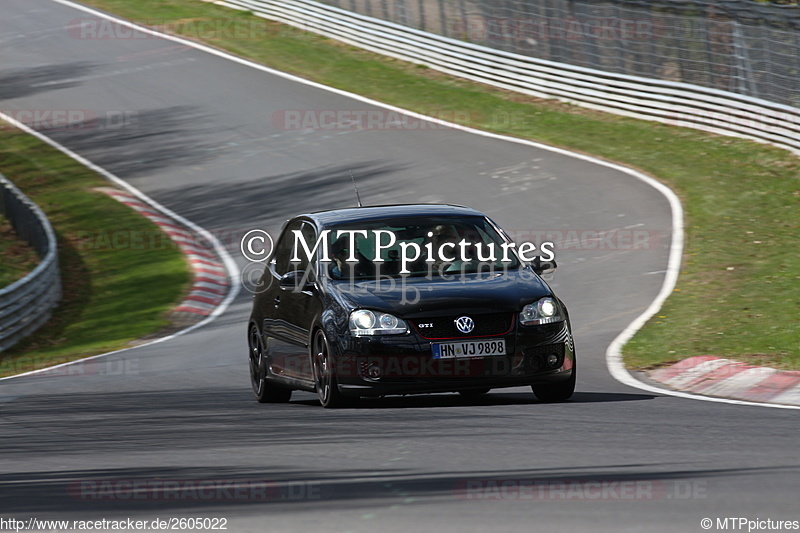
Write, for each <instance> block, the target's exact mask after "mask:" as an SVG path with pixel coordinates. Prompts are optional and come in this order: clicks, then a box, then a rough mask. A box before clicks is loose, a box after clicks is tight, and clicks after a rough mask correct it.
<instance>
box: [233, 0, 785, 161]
mask: <svg viewBox="0 0 800 533" xmlns="http://www.w3.org/2000/svg"><path fill="white" fill-rule="evenodd" d="M217 3H219V4H221V5H225V6H228V7H232V8H237V9H245V10H249V11H252V12H253V13H254V14H256V15H258V16H261V17H264V18H268V19H272V20H277V21H279V22H282V23H285V24H289V25H292V26H295V27H298V28H301V29H303V30H306V31H311V32H314V33H318V34H322V35H325V36H327V37H331V38H334V39H337V40H340V41H343V42H346V43H348V44H352V45H354V46H358V47H360V48H364V49H366V50H370V51H373V52H377V53H380V54H383V55H387V56H390V57H395V58H398V59H402V60H405V61H411V62H414V63H419V64H423V65H426V66H429V67H431V68H434V69H436V70H440V71H442V72H446V73H449V74H453V75H456V76H460V77H462V78H466V79H470V80H474V81H478V82H482V83H487V84H490V85H494V86H497V87H501V88H504V89H509V90H513V91H517V92H520V93H524V94H529V95H533V96H537V97H543V98H556V99H559V100H561V101H565V102H569V103H572V104H576V105H580V106H584V107H588V108H592V109H598V110H601V111H606V112H611V113H616V114H619V115H625V116H630V117H634V118H640V119H645V120H655V121H658V122H663V123H666V124H672V125H677V126H684V127H690V128H695V129H701V130H705V131H710V132H714V133H719V134H723V135H731V136H737V137H744V138H749V139H753V140H757V141H760V142H767V143H772V144H774V145H777V146H780V147H782V148H786V149H788V150H791V151H793V152H795V153H800V108H796V107H791V106H788V105H784V104H779V103H775V102H771V101H767V100H764V99H760V98H754V97H752V96H747V95H742V94H736V93H733V92H729V91H722V90H719V89H713V88H708V87H702V86H699V85H694V84H689V83H682V82H675V81H668V80H661V79H653V78H647V77H641V76H632V75H627V74H620V73H614V72H610V71H606V70H600V69H592V68H586V67H581V66H576V65H570V64H567V63H561V62H555V61H549V60H544V59H539V58H536V57H530V56H526V55H521V54H516V53H512V52H508V51H504V50H499V49H496V48H490V47H486V46H482V45H478V44H474V43H470V42H466V41H461V40H457V39H453V38H450V37H445V36H442V35H437V34H433V33H428V32H425V31H421V30H419V29H415V28H412V27H408V26H404V25H401V24H396V23H394V22H389V21H386V20H381V19H377V18H373V17H369V16H366V15H362V14H359V13H355V12H353V11H349V10H345V9H341V8H338V7H334V6H330V5H325V4H321V3H318V2H314V1H311V0H224V1H219V2H217Z"/></svg>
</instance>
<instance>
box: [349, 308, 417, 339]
mask: <svg viewBox="0 0 800 533" xmlns="http://www.w3.org/2000/svg"><path fill="white" fill-rule="evenodd" d="M407 329H408V326H406V323H405V321H403V320H401V319H399V318H397V317H396V316H394V315H390V314H389V313H379V312H377V311H370V310H368V309H359V310H358V311H353V312H352V313H350V333H352V334H353V335H356V336H362V335H400V334H402V333H405V332H406V330H407Z"/></svg>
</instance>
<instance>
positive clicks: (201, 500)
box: [0, 0, 800, 532]
mask: <svg viewBox="0 0 800 533" xmlns="http://www.w3.org/2000/svg"><path fill="white" fill-rule="evenodd" d="M2 5H3V7H2V10H3V16H2V18H0V46H2V49H1V50H2V51H1V52H0V54H2V56H1V57H2V60H1V61H0V109H3V110H89V111H91V112H92V113H95V114H96V116H97V117H99V119H98V120H97V121H96V122H94V126H96V127H91V128H88V129H84V130H75V129H72V130H70V129H61V130H60V131H52V132H49V133H48V135H49V136H50V137H52V138H53V139H55V140H57V141H59V142H61V143H63V144H64V145H65V146H67V147H69V148H70V149H72V150H75V151H76V152H78V153H79V154H81V155H82V156H84V157H86V158H88V159H90V160H91V161H93V162H94V163H96V164H98V165H100V166H102V167H103V168H105V169H107V170H109V171H111V172H113V173H115V174H116V175H117V176H119V177H121V178H123V179H125V180H126V181H127V182H128V183H130V184H132V185H133V186H135V187H137V188H138V189H140V190H141V191H143V192H144V193H146V194H148V195H149V196H151V197H152V198H154V199H155V200H156V201H158V202H160V203H162V204H163V205H165V206H167V207H169V208H170V209H172V210H174V211H175V212H177V213H179V214H180V215H183V216H184V217H186V218H188V219H190V220H191V221H193V222H195V223H197V224H199V225H201V226H203V227H204V228H206V229H208V230H209V231H212V232H215V233H217V234H218V235H223V236H224V235H225V234H227V233H229V232H238V233H239V234H241V233H243V232H244V231H247V230H249V229H256V228H259V229H265V230H268V231H270V232H272V233H273V235H274V234H275V233H276V232H277V230H278V229H279V228H280V226H281V224H282V222H283V221H284V220H286V219H287V218H288V217H289V216H291V215H293V214H296V213H299V212H303V211H311V210H318V209H324V208H334V207H342V206H349V205H354V195H353V192H352V188H351V186H350V183H349V171H350V169H353V171H354V173H355V174H356V177H357V179H358V180H359V189H360V191H361V195H362V198H363V199H364V200H365V202H368V203H372V204H382V203H402V202H415V201H423V202H448V203H459V204H466V205H470V206H472V207H475V208H477V209H480V210H483V211H485V212H487V213H488V214H489V215H490V216H492V217H493V218H494V219H495V220H496V221H497V222H499V223H500V224H501V225H502V226H504V227H505V228H507V229H509V230H531V231H533V230H537V229H548V230H561V231H565V232H566V231H567V230H577V231H598V230H612V229H626V230H631V229H636V230H639V231H646V232H648V233H647V235H649V236H650V240H649V241H648V242H649V243H650V244H652V246H651V247H650V249H649V250H643V249H632V247H631V246H609V245H607V244H606V245H598V246H596V247H591V246H574V245H573V246H566V247H564V248H563V249H557V250H556V254H557V255H556V257H557V259H558V260H559V270H558V272H557V273H556V275H555V279H554V280H553V282H552V285H553V286H554V288H555V290H556V291H557V292H558V294H559V296H560V297H561V298H562V299H563V300H564V301H565V302H566V303H567V305H568V306H569V308H570V311H571V314H572V317H573V325H574V326H575V331H576V333H575V338H576V345H577V350H578V352H577V353H578V357H579V367H580V372H579V374H578V386H577V393H576V394H575V396H574V398H573V400H572V401H571V402H568V403H564V404H552V405H551V404H539V403H538V402H537V401H536V400H535V399H534V397H533V395H532V394H531V393H530V391H529V390H527V389H508V390H502V391H494V392H492V393H491V394H489V395H488V396H487V397H486V398H484V399H482V400H480V401H466V400H463V399H461V398H460V397H459V396H458V395H454V394H447V395H432V396H419V397H399V398H388V399H384V400H369V401H364V402H362V404H361V406H360V407H359V408H356V409H345V410H334V411H331V410H323V409H322V408H321V407H319V405H318V402H317V400H316V397H315V396H314V395H311V394H307V393H297V392H296V393H295V395H294V397H293V400H292V402H291V403H290V404H287V405H260V404H258V403H256V401H255V400H254V398H253V395H252V392H251V390H250V384H249V377H248V370H247V349H246V337H245V333H246V319H247V315H248V313H249V306H250V295H249V294H248V293H247V291H244V290H243V291H242V293H241V294H240V295H239V297H238V299H237V300H236V301H235V302H234V304H233V305H232V306H231V307H230V308H229V309H228V310H227V311H226V312H225V313H224V314H223V315H222V316H221V317H219V318H218V319H217V320H215V321H214V322H213V323H211V324H210V325H208V326H206V327H203V328H201V329H199V330H196V331H193V332H191V333H189V334H187V335H184V336H180V337H177V338H174V339H172V340H169V341H167V342H163V343H160V344H154V345H150V346H146V347H142V348H138V349H135V350H129V351H125V352H122V353H119V354H115V355H111V356H109V357H107V358H105V359H101V360H100V362H99V363H97V364H96V365H93V366H92V367H91V368H92V369H93V371H90V372H86V371H80V372H74V373H71V372H68V371H65V372H62V373H60V374H58V375H50V376H29V377H22V378H18V379H12V380H6V381H2V382H0V517H2V518H9V517H15V518H17V519H27V518H29V517H37V518H41V519H45V518H51V519H68V520H89V519H92V520H94V519H102V518H106V519H114V518H127V517H132V518H135V519H139V520H152V519H155V518H160V519H167V518H169V517H190V516H191V517H206V518H213V517H221V518H225V519H227V529H228V530H229V531H234V532H245V531H258V532H270V531H276V532H277V531H308V530H315V531H387V532H395V531H398V532H399V531H403V532H405V531H442V532H447V531H453V532H461V531H495V532H497V531H555V530H558V531H590V530H591V531H613V532H622V531H675V532H692V531H703V529H702V527H701V520H702V519H703V518H711V519H712V520H716V518H718V517H742V518H749V519H751V520H755V519H756V518H760V519H762V520H766V519H773V520H780V519H783V520H787V519H788V520H797V519H800V515H799V514H798V510H797V509H798V507H797V502H798V493H799V489H800V452H798V450H799V449H800V447H798V445H797V442H798V436H800V432H799V431H798V427H799V424H798V418H797V416H798V414H797V412H796V411H792V410H783V409H772V408H767V407H753V406H738V405H728V404H719V403H710V402H704V401H698V400H688V399H681V398H674V397H670V396H660V395H651V394H648V393H644V392H643V391H641V390H638V389H633V388H630V387H627V386H625V385H622V384H620V383H618V382H616V381H615V380H614V379H612V378H611V376H610V375H609V373H608V371H607V369H606V362H605V357H604V353H605V350H606V347H607V346H608V344H609V343H610V342H611V340H612V339H613V338H614V337H615V336H616V335H617V334H618V333H619V332H620V331H621V330H622V329H623V328H624V327H625V326H626V325H627V324H628V323H629V322H631V320H633V319H634V318H635V317H636V316H637V315H638V314H640V313H641V312H642V311H643V310H644V309H645V308H646V307H647V306H648V305H649V304H650V302H651V301H652V300H653V298H654V297H655V296H656V294H657V293H658V291H659V288H660V286H661V283H662V281H663V279H664V270H665V265H666V262H667V254H668V249H667V248H668V245H669V241H670V236H671V235H670V228H671V220H670V211H669V204H668V202H667V200H666V198H665V197H664V196H662V195H661V194H660V193H658V192H657V191H656V190H655V189H653V188H652V187H650V186H649V185H647V184H645V183H643V182H641V181H639V180H637V179H635V178H634V177H631V176H629V175H626V174H624V173H620V172H618V171H615V170H613V169H610V168H607V167H602V166H598V165H595V164H592V163H590V162H587V161H582V160H578V159H575V158H571V157H568V156H565V155H559V154H556V153H552V152H549V151H546V150H539V149H536V148H532V147H530V146H524V145H520V144H515V143H511V142H506V141H502V140H497V139H491V138H486V137H482V136H478V135H474V134H470V133H467V132H462V131H457V130H453V129H441V128H440V129H426V130H422V129H402V128H395V129H391V130H385V131H384V130H381V131H367V132H365V131H356V130H350V129H347V128H338V129H337V128H333V129H326V130H309V129H306V130H304V129H289V128H286V127H283V124H282V123H281V122H280V121H279V120H276V119H275V117H279V116H281V113H282V112H285V111H286V110H365V109H372V108H371V106H369V105H367V104H365V103H363V102H360V101H356V100H352V99H349V98H347V97H346V96H342V95H338V94H334V93H331V92H328V91H325V90H321V89H318V88H315V87H310V86H307V85H303V84H298V83H296V82H293V81H291V80H288V79H285V78H282V77H279V76H275V75H271V74H268V73H265V72H262V71H259V70H256V69H253V68H250V67H247V66H245V65H242V64H237V63H235V62H232V61H229V60H226V59H224V58H221V57H217V56H213V55H210V54H207V53H205V52H202V51H199V50H196V49H193V48H190V47H186V46H183V45H180V44H178V43H175V42H170V41H166V40H162V39H156V38H137V39H124V38H117V39H81V38H78V37H76V34H75V32H74V31H71V30H70V28H74V27H75V26H74V25H75V24H76V21H79V20H81V19H86V18H91V17H90V16H88V15H87V14H86V13H83V12H81V11H78V10H76V9H73V8H71V7H68V6H65V5H61V4H57V3H55V2H52V1H50V0H4V2H3V4H2ZM87 112H88V111H87ZM120 116H122V117H128V119H126V120H127V122H126V121H123V122H122V127H119V123H116V124H112V123H110V122H111V121H110V120H106V119H107V118H108V117H117V118H118V117H120ZM104 121H105V122H104ZM676 155H677V154H676ZM87 229H88V230H95V231H96V230H99V229H101V228H87ZM226 245H227V246H228V248H229V250H230V251H231V254H233V255H235V257H236V259H237V261H238V262H239V266H240V267H243V266H244V265H245V263H246V262H245V260H244V258H243V257H241V256H240V254H239V253H238V245H239V243H238V242H235V240H231V239H229V240H228V241H227V242H226ZM142 289H143V290H146V287H143V288H142ZM82 368H84V369H85V367H82ZM234 482H235V483H238V485H237V486H238V487H239V488H240V489H241V488H242V487H244V489H243V490H244V492H242V490H239V492H236V490H235V489H233V488H231V487H232V486H233V485H232V484H233V483H234ZM264 482H268V484H266V485H265V484H264ZM137 483H138V485H136V484H137ZM159 484H161V485H159ZM167 484H169V485H168V486H170V487H172V489H175V488H176V487H179V488H180V491H176V490H172V489H171V490H170V491H165V490H161V491H160V490H154V489H152V487H159V486H161V487H163V486H167ZM134 486H139V487H145V486H146V487H150V488H151V489H150V491H149V492H147V491H145V492H143V493H141V494H144V495H145V496H147V497H145V498H138V497H134V496H135V494H134V493H133V492H132V491H131V488H132V487H134ZM198 487H205V488H206V489H207V490H203V491H197V490H193V489H197V488H198ZM209 487H210V488H209ZM226 487H227V488H226ZM264 487H266V489H265V488H264ZM104 491H105V492H104ZM137 494H139V493H137Z"/></svg>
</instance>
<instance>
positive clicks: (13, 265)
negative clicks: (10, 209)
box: [0, 215, 39, 290]
mask: <svg viewBox="0 0 800 533" xmlns="http://www.w3.org/2000/svg"><path fill="white" fill-rule="evenodd" d="M38 264H39V256H37V255H36V251H35V250H34V249H33V248H31V246H30V245H29V244H28V243H26V242H25V241H23V240H21V239H20V238H19V236H18V235H17V234H16V232H15V231H14V228H13V227H11V223H10V222H9V221H8V219H7V218H6V217H4V216H3V215H0V290H2V289H3V288H4V287H6V286H8V285H10V284H12V283H14V282H15V281H17V280H18V279H21V278H23V277H24V276H25V275H26V274H28V273H29V272H30V271H32V270H33V269H34V268H36V265H38Z"/></svg>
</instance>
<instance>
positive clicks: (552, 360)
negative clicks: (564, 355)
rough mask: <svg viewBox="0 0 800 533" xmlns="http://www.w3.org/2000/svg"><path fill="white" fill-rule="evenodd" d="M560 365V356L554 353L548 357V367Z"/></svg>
mask: <svg viewBox="0 0 800 533" xmlns="http://www.w3.org/2000/svg"><path fill="white" fill-rule="evenodd" d="M557 364H558V356H557V355H556V354H554V353H551V354H550V355H548V356H547V366H549V367H551V368H552V367H554V366H556V365H557Z"/></svg>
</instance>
